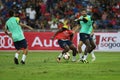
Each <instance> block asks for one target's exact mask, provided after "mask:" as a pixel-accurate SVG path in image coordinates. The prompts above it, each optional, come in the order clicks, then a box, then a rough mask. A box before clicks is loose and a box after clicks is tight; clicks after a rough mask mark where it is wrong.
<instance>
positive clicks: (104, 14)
mask: <svg viewBox="0 0 120 80" xmlns="http://www.w3.org/2000/svg"><path fill="white" fill-rule="evenodd" d="M82 8H86V10H87V12H88V14H89V15H92V16H94V17H95V22H96V23H97V26H98V29H120V1H119V0H0V28H2V26H4V24H5V21H6V20H7V19H8V18H9V15H8V11H9V10H10V9H12V10H14V11H15V12H16V14H17V16H19V17H20V20H21V22H23V23H26V24H28V25H30V26H32V27H33V28H35V29H48V30H49V29H57V28H59V27H61V23H60V22H59V21H60V20H63V19H64V18H66V17H67V18H69V19H70V25H71V26H74V19H76V18H78V17H80V15H81V14H80V11H81V9H82Z"/></svg>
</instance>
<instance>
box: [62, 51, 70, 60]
mask: <svg viewBox="0 0 120 80" xmlns="http://www.w3.org/2000/svg"><path fill="white" fill-rule="evenodd" d="M63 59H65V60H69V59H70V54H69V53H68V52H67V53H64V54H63Z"/></svg>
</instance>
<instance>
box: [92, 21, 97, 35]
mask: <svg viewBox="0 0 120 80" xmlns="http://www.w3.org/2000/svg"><path fill="white" fill-rule="evenodd" d="M92 26H93V30H92V33H91V36H93V35H94V29H96V28H97V24H96V23H95V22H93V24H92Z"/></svg>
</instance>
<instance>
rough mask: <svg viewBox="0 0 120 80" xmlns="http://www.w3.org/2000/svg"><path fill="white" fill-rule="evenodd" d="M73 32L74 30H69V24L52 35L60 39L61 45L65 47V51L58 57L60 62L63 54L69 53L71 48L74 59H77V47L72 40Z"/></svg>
mask: <svg viewBox="0 0 120 80" xmlns="http://www.w3.org/2000/svg"><path fill="white" fill-rule="evenodd" d="M73 34H74V32H73V31H72V30H69V26H67V25H64V26H63V27H62V28H61V29H59V30H58V31H57V32H56V33H55V34H54V35H53V36H52V39H54V38H56V39H57V40H58V44H59V46H60V47H61V48H62V49H63V51H62V52H61V53H60V54H59V56H58V57H57V61H58V62H60V60H61V58H62V56H63V54H64V53H67V52H68V51H69V50H72V55H73V57H72V61H76V53H77V48H76V47H75V46H74V44H73V42H72V39H73Z"/></svg>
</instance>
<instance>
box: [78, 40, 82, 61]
mask: <svg viewBox="0 0 120 80" xmlns="http://www.w3.org/2000/svg"><path fill="white" fill-rule="evenodd" d="M82 45H83V42H82V41H79V44H78V53H79V56H80V57H79V58H80V59H79V60H78V61H80V60H81V59H82V56H83V54H82Z"/></svg>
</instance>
